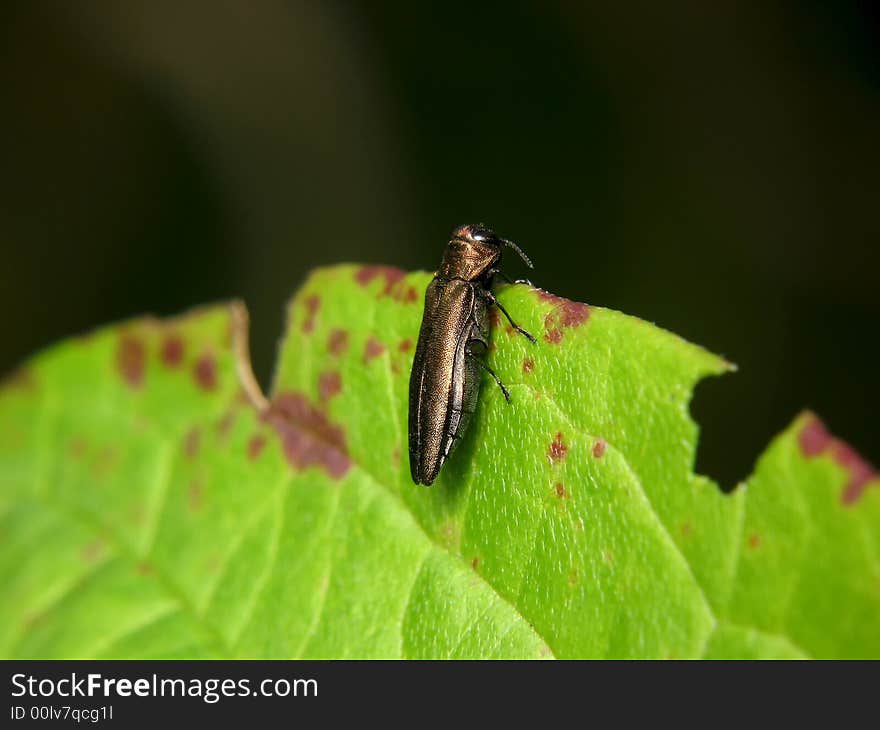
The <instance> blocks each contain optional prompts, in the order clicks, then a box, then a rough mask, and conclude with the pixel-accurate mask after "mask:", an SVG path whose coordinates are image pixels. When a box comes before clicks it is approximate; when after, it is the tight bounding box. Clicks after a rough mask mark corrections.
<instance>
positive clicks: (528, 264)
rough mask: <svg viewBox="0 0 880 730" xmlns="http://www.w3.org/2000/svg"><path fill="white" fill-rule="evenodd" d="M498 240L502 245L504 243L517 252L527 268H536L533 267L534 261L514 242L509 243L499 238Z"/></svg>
mask: <svg viewBox="0 0 880 730" xmlns="http://www.w3.org/2000/svg"><path fill="white" fill-rule="evenodd" d="M498 240H499V241H500V242H501V243H503V244H504V245H505V246H507V247H508V248H512V249H513V250H514V251H516V252H517V253H518V254H519V257H520V258H521V259H522V260H523V263H524V264H525V265H526V266H528V267H529V268H530V269H534V268H535V267H534V266H533V265H532V260H531V259H530V258H529V257H528V256H526V255H525V253H524V252H523V250H522V249H521V248H520V247H519V246H517V245H516V244H515V243H514V242H513V241H508V240H507V239H506V238H499V239H498Z"/></svg>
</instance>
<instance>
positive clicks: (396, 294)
mask: <svg viewBox="0 0 880 730" xmlns="http://www.w3.org/2000/svg"><path fill="white" fill-rule="evenodd" d="M405 276H406V272H405V271H403V270H402V269H397V268H395V267H393V266H362V267H361V268H359V269H358V270H357V271H356V272H355V275H354V278H355V281H357V283H358V284H360V285H361V286H368V285H369V284H370V282H372V281H374V280H375V279H384V282H385V283H384V285H383V287H382V288H381V289H380V290H379V296H380V297H392V298H394V299H397V300H398V301H401V302H404V303H411V302H416V301H418V299H419V293H418V292H417V291H416V290H415V289H414V288H413V287H411V286H408V287H407V286H404V285H403V284H402V281H403V278H404V277H405Z"/></svg>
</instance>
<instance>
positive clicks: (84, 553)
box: [79, 540, 104, 563]
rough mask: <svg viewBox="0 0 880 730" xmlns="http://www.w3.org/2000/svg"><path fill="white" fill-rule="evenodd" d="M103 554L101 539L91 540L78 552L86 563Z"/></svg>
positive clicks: (92, 561)
mask: <svg viewBox="0 0 880 730" xmlns="http://www.w3.org/2000/svg"><path fill="white" fill-rule="evenodd" d="M103 554H104V542H103V541H102V540H92V541H91V542H90V543H87V544H86V545H85V546H83V549H82V550H80V552H79V556H80V557H81V558H82V559H83V560H84V561H85V562H87V563H94V562H95V561H96V560H97V559H98V558H100V557H101V556H102V555H103Z"/></svg>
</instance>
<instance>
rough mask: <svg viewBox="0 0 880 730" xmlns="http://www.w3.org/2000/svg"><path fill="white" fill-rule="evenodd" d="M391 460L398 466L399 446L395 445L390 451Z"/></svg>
mask: <svg viewBox="0 0 880 730" xmlns="http://www.w3.org/2000/svg"><path fill="white" fill-rule="evenodd" d="M391 460H392V461H393V462H394V465H395V466H398V467H399V466H400V447H399V446H395V447H394V451H393V452H391Z"/></svg>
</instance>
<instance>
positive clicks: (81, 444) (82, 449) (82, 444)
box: [70, 436, 88, 459]
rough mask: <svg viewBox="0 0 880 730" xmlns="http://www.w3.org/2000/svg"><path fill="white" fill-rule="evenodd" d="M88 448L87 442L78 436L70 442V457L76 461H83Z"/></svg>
mask: <svg viewBox="0 0 880 730" xmlns="http://www.w3.org/2000/svg"><path fill="white" fill-rule="evenodd" d="M87 448H88V445H87V444H86V440H85V439H84V438H83V437H82V436H77V437H76V438H74V439H73V441H71V442H70V455H71V456H72V457H73V458H74V459H82V458H83V456H85V453H86V449H87Z"/></svg>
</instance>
